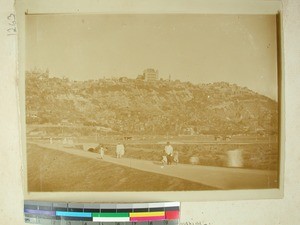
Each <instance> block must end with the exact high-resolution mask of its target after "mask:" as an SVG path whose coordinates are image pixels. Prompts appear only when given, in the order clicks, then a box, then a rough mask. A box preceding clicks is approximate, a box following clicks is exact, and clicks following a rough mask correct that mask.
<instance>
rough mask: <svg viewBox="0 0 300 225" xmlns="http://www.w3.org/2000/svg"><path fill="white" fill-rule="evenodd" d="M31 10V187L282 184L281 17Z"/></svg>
mask: <svg viewBox="0 0 300 225" xmlns="http://www.w3.org/2000/svg"><path fill="white" fill-rule="evenodd" d="M25 19H26V20H25V70H26V71H25V74H24V75H22V76H24V77H25V78H24V80H25V93H23V94H24V95H25V103H24V104H25V112H24V117H25V119H26V127H25V130H26V140H25V142H26V171H27V175H26V176H27V189H28V191H29V192H145V191H146V192H148V191H149V192H169V191H207V190H249V189H250V190H252V189H274V188H275V189H276V188H279V180H280V177H279V172H280V163H279V162H280V126H279V124H280V94H281V93H280V88H279V86H280V71H279V69H278V68H279V65H278V64H279V61H280V59H278V45H279V43H278V36H277V33H278V29H279V28H278V26H277V17H276V15H245V14H244V15H235V14H228V15H221V14H28V15H26V16H25ZM21 94H22V93H21Z"/></svg>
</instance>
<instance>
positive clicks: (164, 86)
mask: <svg viewBox="0 0 300 225" xmlns="http://www.w3.org/2000/svg"><path fill="white" fill-rule="evenodd" d="M26 122H27V124H57V125H65V126H67V125H72V126H95V127H101V130H103V128H104V129H107V132H112V133H118V134H129V135H134V134H145V135H158V134H170V135H196V134H214V135H223V134H226V135H237V134H261V135H266V134H277V131H278V103H277V102H275V101H274V100H272V99H270V98H268V97H266V96H263V95H260V94H258V93H255V92H253V91H251V90H249V89H248V88H245V87H240V86H238V85H236V84H229V83H226V82H218V83H212V84H198V85H195V84H191V83H189V82H181V81H179V80H177V81H169V80H158V81H156V82H151V83H150V82H145V81H142V80H137V79H129V78H126V79H124V77H122V79H117V78H115V79H99V80H89V81H72V80H69V79H66V78H57V77H49V73H48V72H46V73H37V72H27V73H26Z"/></svg>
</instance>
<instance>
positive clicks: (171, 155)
mask: <svg viewBox="0 0 300 225" xmlns="http://www.w3.org/2000/svg"><path fill="white" fill-rule="evenodd" d="M95 150H97V152H98V153H99V155H100V159H103V158H104V154H105V151H107V148H105V147H104V146H103V145H102V144H99V145H98V146H97V147H96V148H95ZM124 154H125V147H124V145H123V144H122V143H121V142H119V143H118V144H117V145H116V157H117V159H119V158H122V157H123V155H124ZM162 163H163V165H171V164H173V163H175V164H177V163H179V158H178V152H177V151H174V149H173V147H172V145H171V144H170V142H167V145H166V146H165V149H164V155H163V156H162Z"/></svg>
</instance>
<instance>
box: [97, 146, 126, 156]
mask: <svg viewBox="0 0 300 225" xmlns="http://www.w3.org/2000/svg"><path fill="white" fill-rule="evenodd" d="M95 150H96V151H97V152H98V153H99V155H100V159H103V158H104V154H105V152H106V151H107V148H104V146H103V145H102V144H99V145H98V146H97V147H96V148H95ZM124 154H125V147H124V145H123V144H122V143H120V142H119V143H118V144H117V146H116V155H117V158H122V156H123V155H124Z"/></svg>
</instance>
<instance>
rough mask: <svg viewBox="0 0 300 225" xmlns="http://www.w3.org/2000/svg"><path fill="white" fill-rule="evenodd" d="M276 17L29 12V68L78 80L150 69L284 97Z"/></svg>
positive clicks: (163, 75) (183, 78)
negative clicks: (279, 90) (280, 86)
mask: <svg viewBox="0 0 300 225" xmlns="http://www.w3.org/2000/svg"><path fill="white" fill-rule="evenodd" d="M276 51H277V46H276V18H275V16H274V15H203V14H202V15H200V14H186V15H185V14H157V15H154V14H153V15H151V14H149V15H148V14H128V15H120V14H111V15H109V14H92V15H80V14H78V15H59V14H57V15H27V16H26V53H25V54H26V60H25V61H26V70H29V71H30V70H33V69H42V70H46V69H49V71H50V75H52V76H57V77H68V78H70V79H72V80H88V79H98V78H103V77H106V78H111V77H122V76H126V77H129V78H136V77H137V75H139V74H142V73H143V70H144V69H146V68H154V69H157V70H158V71H159V77H160V78H163V79H168V78H169V76H170V77H171V79H172V80H176V79H179V80H181V81H190V82H192V83H195V84H198V83H212V82H220V81H225V82H229V83H235V84H238V85H240V86H242V87H248V88H249V89H251V90H253V91H256V92H258V93H260V94H263V95H266V96H268V97H270V98H272V99H274V100H277V87H278V85H277V66H276V65H277V56H276V55H277V52H276Z"/></svg>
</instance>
